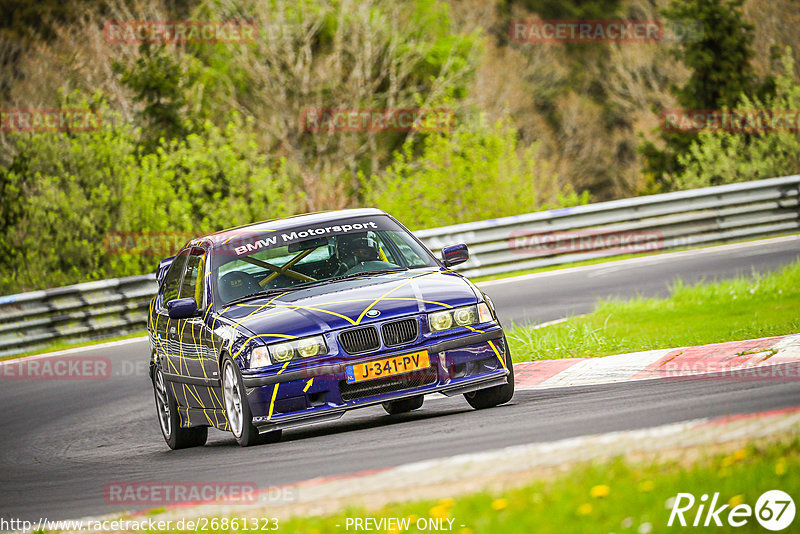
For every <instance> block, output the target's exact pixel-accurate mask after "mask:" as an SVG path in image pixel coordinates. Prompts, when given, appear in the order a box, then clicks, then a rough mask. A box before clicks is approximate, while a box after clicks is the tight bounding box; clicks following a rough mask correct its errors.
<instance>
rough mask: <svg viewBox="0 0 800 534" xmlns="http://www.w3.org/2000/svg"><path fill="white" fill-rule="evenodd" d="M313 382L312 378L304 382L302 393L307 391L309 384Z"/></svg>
mask: <svg viewBox="0 0 800 534" xmlns="http://www.w3.org/2000/svg"><path fill="white" fill-rule="evenodd" d="M313 383H314V379H313V378H311V379H309V381H308V383H306V387H304V388H303V393H305V392H306V391H308V388H310V387H311V384H313Z"/></svg>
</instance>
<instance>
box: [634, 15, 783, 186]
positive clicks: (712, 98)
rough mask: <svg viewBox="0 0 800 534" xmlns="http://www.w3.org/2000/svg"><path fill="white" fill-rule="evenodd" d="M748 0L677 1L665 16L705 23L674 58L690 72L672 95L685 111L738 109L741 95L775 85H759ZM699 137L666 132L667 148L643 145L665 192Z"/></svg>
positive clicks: (648, 166)
mask: <svg viewBox="0 0 800 534" xmlns="http://www.w3.org/2000/svg"><path fill="white" fill-rule="evenodd" d="M742 4H743V0H672V1H671V2H670V4H669V6H668V8H667V9H665V10H664V15H665V16H666V17H667V18H668V19H671V20H675V21H682V22H688V23H690V24H700V25H702V38H700V39H696V40H694V39H688V40H686V41H684V42H681V43H680V44H679V46H678V47H677V48H676V49H674V50H673V51H672V52H673V54H674V55H675V56H676V57H677V58H678V59H680V60H681V61H683V63H684V64H685V65H686V66H687V67H688V68H689V69H690V70H691V74H690V76H689V79H688V80H687V81H686V83H685V84H684V85H683V87H680V88H677V87H673V88H672V91H673V93H674V94H675V96H676V97H677V100H678V103H679V104H680V105H681V107H682V108H683V109H687V110H697V109H705V110H711V109H721V108H723V107H734V106H736V105H737V104H738V102H739V98H740V96H741V95H742V94H751V95H752V94H755V93H756V92H758V91H760V90H764V89H765V88H766V87H769V86H770V82H769V80H766V81H765V82H764V83H763V84H762V85H759V82H758V80H757V79H756V77H755V75H754V73H753V69H752V66H751V64H750V60H751V58H752V57H753V51H752V48H751V46H752V42H753V26H752V25H750V24H748V23H746V22H745V21H744V18H743V15H742V11H741V7H742ZM695 138H696V135H695V134H692V133H681V132H663V133H662V139H663V141H664V145H665V146H664V148H658V147H656V145H655V144H653V143H652V142H647V143H644V144H643V145H642V146H641V147H640V149H639V150H640V153H641V154H642V155H643V156H644V158H645V167H646V170H645V172H646V173H648V174H650V175H651V176H652V178H653V180H654V181H655V183H656V184H657V186H658V187H660V188H661V189H673V188H675V187H676V184H674V183H673V182H674V177H675V176H676V175H677V174H680V173H681V172H682V171H683V166H682V164H681V162H680V159H679V156H680V155H682V154H685V153H686V152H687V151H688V149H689V146H690V145H691V143H692V142H693V141H694V139H695Z"/></svg>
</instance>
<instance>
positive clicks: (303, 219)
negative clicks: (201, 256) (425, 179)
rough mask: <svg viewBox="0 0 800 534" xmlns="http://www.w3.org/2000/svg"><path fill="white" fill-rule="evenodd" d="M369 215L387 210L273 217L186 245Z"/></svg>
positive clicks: (371, 209) (227, 239) (326, 212)
mask: <svg viewBox="0 0 800 534" xmlns="http://www.w3.org/2000/svg"><path fill="white" fill-rule="evenodd" d="M367 215H386V212H384V211H382V210H379V209H377V208H356V209H347V210H334V211H319V212H316V213H304V214H301V215H292V216H291V217H282V218H280V219H271V220H268V221H261V222H257V223H252V224H246V225H244V226H238V227H236V228H229V229H227V230H222V231H220V232H215V233H213V234H208V235H204V236H201V237H197V238H195V239H192V240H191V241H189V243H187V244H186V246H187V247H188V246H196V245H201V244H203V243H208V244H210V245H211V246H214V245H217V244H220V243H225V242H227V241H229V240H230V239H232V238H234V237H237V236H240V235H244V234H249V235H258V234H261V233H264V232H274V231H276V230H287V229H289V228H294V227H296V226H304V225H315V224H324V223H326V222H335V221H339V220H341V219H343V218H350V217H363V216H367Z"/></svg>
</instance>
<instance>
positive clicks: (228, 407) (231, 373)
mask: <svg viewBox="0 0 800 534" xmlns="http://www.w3.org/2000/svg"><path fill="white" fill-rule="evenodd" d="M222 396H223V399H224V401H225V412H226V413H227V414H228V425H229V427H230V429H231V432H232V433H233V437H234V438H236V441H237V442H238V443H239V445H241V446H242V447H250V446H251V445H260V444H262V443H272V442H275V441H278V440H279V439H280V438H281V431H280V430H273V431H272V432H267V433H265V434H259V433H258V429H257V428H256V427H255V426H254V425H253V414H252V412H250V404H249V403H248V402H247V395H246V393H245V389H244V380H243V379H242V373H240V372H239V368H238V367H237V366H236V364H234V363H233V360H231V359H230V357H228V356H225V358H224V359H223V360H222Z"/></svg>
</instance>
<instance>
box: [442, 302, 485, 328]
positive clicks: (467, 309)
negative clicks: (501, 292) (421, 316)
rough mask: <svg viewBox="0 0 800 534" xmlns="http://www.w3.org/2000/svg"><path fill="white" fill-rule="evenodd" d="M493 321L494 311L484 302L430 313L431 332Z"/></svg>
mask: <svg viewBox="0 0 800 534" xmlns="http://www.w3.org/2000/svg"><path fill="white" fill-rule="evenodd" d="M492 321H494V317H493V316H492V312H491V311H489V307H488V306H487V305H486V304H485V303H483V302H481V303H480V304H478V305H474V306H463V307H461V308H455V309H452V310H445V311H440V312H436V313H431V314H430V315H428V326H429V327H430V330H431V332H441V331H443V330H448V329H450V328H454V327H456V326H469V325H473V324H480V323H489V322H492Z"/></svg>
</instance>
